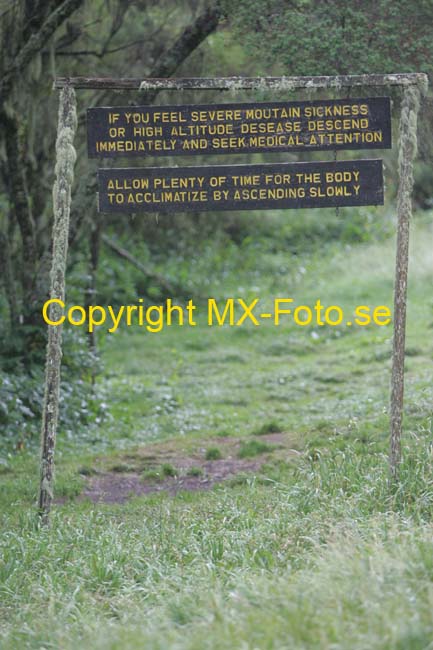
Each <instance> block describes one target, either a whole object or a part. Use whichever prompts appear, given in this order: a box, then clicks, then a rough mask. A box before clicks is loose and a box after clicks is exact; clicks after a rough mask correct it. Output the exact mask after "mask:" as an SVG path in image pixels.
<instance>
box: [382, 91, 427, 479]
mask: <svg viewBox="0 0 433 650" xmlns="http://www.w3.org/2000/svg"><path fill="white" fill-rule="evenodd" d="M419 104H420V91H419V89H418V87H417V86H410V87H407V88H405V90H404V95H403V100H402V104H401V116H400V142H399V156H398V173H399V187H398V196H397V218H398V227H397V255H396V265H395V283H394V338H393V352H392V377H391V441H390V442H391V444H390V457H389V466H390V472H391V478H392V480H394V481H395V480H397V479H398V468H399V464H400V462H401V433H402V420H403V393H404V347H405V334H406V295H407V269H408V259H409V224H410V219H411V216H412V188H413V161H414V158H415V156H416V150H417V134H416V127H417V117H418V110H419Z"/></svg>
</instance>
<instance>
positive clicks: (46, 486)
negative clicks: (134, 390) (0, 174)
mask: <svg viewBox="0 0 433 650" xmlns="http://www.w3.org/2000/svg"><path fill="white" fill-rule="evenodd" d="M76 128H77V113H76V102H75V91H74V89H73V88H72V87H70V86H68V85H65V86H64V88H63V89H62V91H61V93H60V105H59V117H58V126H57V141H56V168H55V175H56V178H55V181H54V186H53V210H54V224H53V253H52V254H53V257H52V263H51V276H50V279H51V288H50V298H57V299H59V300H62V301H63V300H64V298H65V269H66V257H67V252H68V235H69V214H70V209H71V187H72V182H73V178H74V164H75V159H76V153H75V149H74V146H73V142H74V136H75V131H76ZM60 315H61V309H60V306H59V305H58V304H54V305H51V308H50V320H53V321H57V320H59V318H60ZM61 358H62V326H61V325H57V326H54V325H49V326H48V344H47V356H46V364H45V394H44V405H43V413H42V431H41V469H40V491H39V514H40V516H41V519H42V523H43V524H44V525H47V524H48V523H49V515H50V509H51V502H52V499H53V482H54V448H55V444H56V432H57V421H58V413H59V390H60V362H61Z"/></svg>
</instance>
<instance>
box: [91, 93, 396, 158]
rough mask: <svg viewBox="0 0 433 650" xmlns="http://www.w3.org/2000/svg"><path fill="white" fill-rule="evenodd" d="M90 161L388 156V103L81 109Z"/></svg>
mask: <svg viewBox="0 0 433 650" xmlns="http://www.w3.org/2000/svg"><path fill="white" fill-rule="evenodd" d="M87 143H88V153H89V156H90V157H91V158H115V157H119V156H127V157H130V156H168V155H194V154H229V153H248V152H251V153H253V152H262V151H272V152H279V151H323V150H325V149H390V148H391V109H390V99H389V97H370V98H364V97H363V98H358V99H323V100H316V101H306V102H272V103H256V104H253V103H248V104H245V103H244V104H217V105H192V106H112V107H101V108H89V109H88V110H87Z"/></svg>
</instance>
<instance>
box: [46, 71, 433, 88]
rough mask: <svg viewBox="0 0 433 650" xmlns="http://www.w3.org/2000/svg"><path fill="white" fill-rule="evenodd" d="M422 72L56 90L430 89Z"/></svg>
mask: <svg viewBox="0 0 433 650" xmlns="http://www.w3.org/2000/svg"><path fill="white" fill-rule="evenodd" d="M427 82H428V80H427V75H426V74H424V73H421V72H408V73H396V74H362V75H338V76H333V77H327V76H322V77H212V78H202V77H187V78H179V79H177V78H176V79H157V78H147V79H131V78H130V79H115V78H111V77H102V78H101V77H57V78H56V79H55V81H54V88H55V89H60V88H64V87H65V86H70V87H72V88H77V89H85V88H87V89H93V90H98V89H105V90H138V91H140V90H142V91H147V90H265V89H270V90H295V89H302V88H304V89H306V90H308V89H315V88H337V89H338V88H351V87H353V86H411V85H419V86H421V87H426V86H427Z"/></svg>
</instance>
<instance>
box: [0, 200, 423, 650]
mask: <svg viewBox="0 0 433 650" xmlns="http://www.w3.org/2000/svg"><path fill="white" fill-rule="evenodd" d="M432 217H433V215H432V214H431V213H430V214H425V215H424V216H423V218H422V219H419V220H418V222H415V223H414V228H413V236H412V240H411V261H410V281H409V288H408V295H409V300H408V336H407V359H406V366H407V367H406V410H405V413H406V414H405V423H404V428H405V435H404V441H403V452H404V462H403V465H402V468H401V481H400V483H399V484H398V485H397V486H390V485H389V483H388V468H387V451H388V433H389V431H388V427H389V424H388V417H389V416H388V404H389V382H390V362H391V334H392V332H391V327H390V326H384V327H377V326H369V327H358V326H350V327H347V326H346V325H344V324H342V325H341V326H338V327H319V326H313V325H311V326H308V327H298V326H296V325H295V324H293V321H290V319H287V320H285V321H283V322H282V325H281V326H280V327H278V328H276V327H274V326H273V325H272V324H271V323H269V322H267V324H265V325H260V326H259V327H255V326H253V325H252V324H248V325H247V324H245V325H242V326H239V327H233V328H230V327H222V328H219V327H208V326H207V324H206V319H205V309H204V307H203V305H199V307H198V310H197V311H198V312H199V316H198V325H197V326H196V327H194V328H192V327H183V328H179V327H174V326H173V327H170V328H168V327H167V328H165V329H163V331H161V332H160V333H158V334H150V333H148V332H146V331H144V330H137V329H135V330H134V329H133V328H131V329H130V330H129V331H126V330H123V331H119V332H118V333H116V334H113V335H111V336H108V337H106V338H105V340H104V341H103V345H102V351H103V360H104V364H105V371H104V374H103V376H101V379H100V382H102V383H103V389H104V391H105V395H106V401H107V403H108V404H109V413H110V415H109V416H108V417H107V418H106V419H105V420H104V421H103V422H102V423H100V424H93V425H92V426H91V427H89V428H88V429H86V430H82V431H77V432H75V434H74V435H73V436H69V437H68V436H66V435H64V434H61V435H60V436H59V444H58V451H57V456H56V460H57V484H56V496H57V498H58V502H57V504H56V505H55V507H54V510H53V518H52V526H51V528H50V529H49V530H40V529H39V528H38V525H37V520H36V517H35V508H34V501H35V495H36V491H37V478H38V476H37V474H38V468H37V458H35V454H32V453H30V452H29V453H23V454H21V455H19V456H15V457H11V458H9V459H7V460H6V461H5V462H4V463H3V464H2V465H0V489H1V497H0V508H1V510H0V512H1V515H0V516H1V527H2V533H1V542H0V544H1V549H0V621H1V622H0V647H1V648H2V649H4V650H15V649H17V648H18V649H19V650H21V649H27V648H32V649H33V648H34V649H36V648H38V649H42V648H44V649H48V648H62V649H63V648H64V649H65V650H72V649H75V648H83V649H86V650H87V649H88V650H94V649H95V650H97V649H102V648H104V650H107V649H108V650H117V649H122V650H139V649H140V650H141V649H142V648H152V649H161V650H166V649H167V648H170V649H179V650H187V649H188V650H193V649H194V650H203V649H206V648H212V649H221V650H222V649H224V650H229V649H230V650H231V649H238V648H239V649H242V650H256V649H258V650H267V649H277V650H298V649H299V650H304V649H305V650H306V649H313V648H314V649H316V648H317V649H319V648H320V649H328V650H331V649H332V650H348V649H349V648H350V650H366V649H383V650H385V649H387V650H388V649H389V650H427V649H428V648H432V647H433V646H432V642H431V639H432V638H433V615H432V611H433V535H432V534H433V525H432V524H433V520H432V516H433V453H432V448H431V442H432V433H433V429H432V427H433V425H432V404H433V399H432V397H433V387H432V375H433V373H432V356H433V337H432V332H433V302H432V269H433V220H432ZM394 247H395V243H394V240H389V241H388V240H387V241H385V242H380V243H366V244H363V245H358V246H354V247H349V246H346V247H345V248H342V247H341V246H340V247H339V248H337V247H328V248H326V249H323V251H322V252H320V253H316V254H311V255H309V256H308V257H307V258H306V259H305V260H301V259H300V257H297V256H293V257H290V256H287V255H284V253H282V252H281V251H277V252H272V251H267V252H266V251H259V252H258V253H257V255H258V257H257V264H254V251H253V250H252V249H251V248H250V249H249V250H248V251H247V253H248V254H247V253H246V257H245V260H246V261H245V265H243V264H242V261H240V262H239V264H238V267H237V268H236V267H235V266H232V267H231V268H229V269H228V270H226V272H225V273H224V269H216V270H215V275H214V276H213V275H211V276H210V279H209V280H208V282H207V290H208V296H212V297H216V298H218V299H222V298H224V297H241V298H243V299H244V300H245V301H246V302H250V301H251V300H252V299H253V298H255V297H260V298H261V307H263V309H262V311H265V310H266V309H267V308H268V307H269V308H271V306H272V299H273V298H274V297H292V298H293V299H294V304H295V305H300V304H305V305H311V306H312V305H313V304H314V302H315V300H316V299H317V298H320V300H321V301H322V303H323V304H325V305H331V304H336V305H340V306H341V307H343V308H344V310H345V313H346V314H351V313H352V311H353V309H354V307H355V306H356V305H358V304H364V305H369V306H372V307H374V306H376V305H387V306H389V307H392V287H393V269H394ZM222 277H223V280H221V278H222ZM192 297H193V296H192ZM346 320H347V319H345V321H346ZM264 322H265V323H266V321H264ZM221 477H223V478H225V479H226V480H224V481H220V478H221ZM103 480H105V483H104V482H103ZM108 484H110V485H112V486H113V485H114V486H118V489H117V488H116V490H114V489H113V493H112V494H111V497H112V499H111V502H107V499H105V498H104V492H103V490H102V488H101V485H104V486H105V488H107V485H108ZM122 486H123V487H122ZM125 486H126V487H125ZM201 487H202V488H203V489H200V488H201ZM121 488H122V489H121ZM138 488H140V489H138ZM197 488H199V489H197ZM205 488H206V489H205ZM209 488H210V489H209ZM98 490H99V493H98ZM122 490H123V491H122ZM125 490H126V493H125ZM128 490H130V491H129V493H128ZM98 497H99V499H100V502H96V503H95V501H98ZM127 497H128V498H127ZM104 501H105V502H104ZM116 501H117V502H116Z"/></svg>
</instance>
